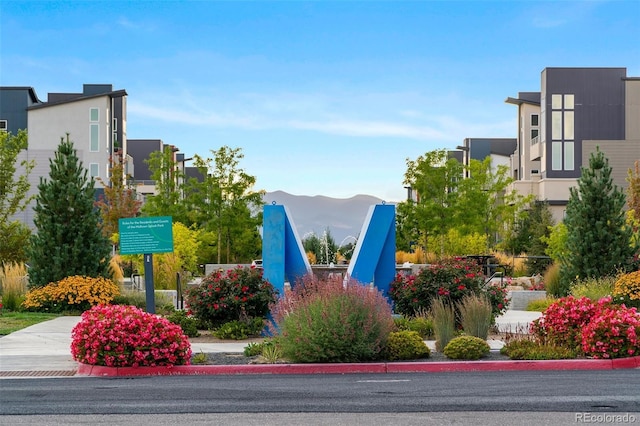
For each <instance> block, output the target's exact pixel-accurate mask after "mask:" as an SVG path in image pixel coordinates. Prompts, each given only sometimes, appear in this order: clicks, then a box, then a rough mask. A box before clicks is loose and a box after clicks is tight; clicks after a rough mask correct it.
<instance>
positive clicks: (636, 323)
mask: <svg viewBox="0 0 640 426" xmlns="http://www.w3.org/2000/svg"><path fill="white" fill-rule="evenodd" d="M581 336H582V350H583V351H584V353H585V354H586V355H587V356H592V357H593V358H625V357H631V356H637V355H640V314H639V313H638V311H637V310H636V308H635V307H634V308H627V307H626V306H624V305H608V306H603V307H602V308H601V309H599V310H598V312H597V314H596V315H595V316H594V317H593V318H592V319H591V321H589V322H588V323H587V325H585V327H584V329H583V330H582V334H581Z"/></svg>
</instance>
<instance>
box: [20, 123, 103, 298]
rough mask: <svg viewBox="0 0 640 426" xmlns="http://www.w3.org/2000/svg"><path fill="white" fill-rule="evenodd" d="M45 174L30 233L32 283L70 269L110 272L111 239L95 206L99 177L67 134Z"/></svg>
mask: <svg viewBox="0 0 640 426" xmlns="http://www.w3.org/2000/svg"><path fill="white" fill-rule="evenodd" d="M49 164H50V172H49V179H48V180H47V179H44V178H41V179H40V184H39V185H38V190H39V193H38V196H37V197H36V207H35V219H34V223H35V226H36V229H37V234H35V235H34V236H33V237H32V238H31V245H30V249H29V258H30V261H31V269H30V271H29V283H30V285H32V286H42V285H46V284H48V283H50V282H54V281H59V280H61V279H62V278H65V277H67V276H71V275H86V276H90V277H98V276H105V277H106V276H108V274H109V256H110V251H111V244H110V242H109V240H108V239H107V238H106V237H105V236H104V235H103V234H102V231H101V229H100V214H99V212H98V210H96V209H94V201H95V200H94V181H93V180H92V179H89V178H88V177H87V170H86V169H85V168H83V167H82V162H81V161H80V160H79V159H78V156H77V155H76V150H75V149H74V147H73V142H71V141H70V140H69V135H68V134H67V138H66V141H65V140H64V139H63V138H62V139H61V140H60V145H59V146H58V149H57V151H56V153H55V157H54V158H53V159H50V160H49Z"/></svg>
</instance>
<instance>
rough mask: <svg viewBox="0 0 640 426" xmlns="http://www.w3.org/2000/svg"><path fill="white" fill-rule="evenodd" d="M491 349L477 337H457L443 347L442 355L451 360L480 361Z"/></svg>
mask: <svg viewBox="0 0 640 426" xmlns="http://www.w3.org/2000/svg"><path fill="white" fill-rule="evenodd" d="M490 350H491V348H490V347H489V344H488V343H487V342H486V341H484V340H482V339H481V338H479V337H475V336H458V337H455V338H453V339H451V341H450V342H449V343H447V346H445V347H444V350H443V352H444V354H445V356H446V357H447V358H451V359H468V360H474V359H480V358H482V357H483V356H486V355H487V354H488V353H489V351H490Z"/></svg>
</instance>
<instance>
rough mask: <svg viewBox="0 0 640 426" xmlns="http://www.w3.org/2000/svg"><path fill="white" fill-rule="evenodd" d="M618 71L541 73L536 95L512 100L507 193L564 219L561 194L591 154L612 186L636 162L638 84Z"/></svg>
mask: <svg viewBox="0 0 640 426" xmlns="http://www.w3.org/2000/svg"><path fill="white" fill-rule="evenodd" d="M626 74H627V70H626V68H545V69H544V70H543V71H542V74H541V85H540V86H541V87H540V89H541V90H540V92H520V93H519V94H518V96H517V97H516V98H507V99H506V102H507V103H510V104H513V105H516V106H517V107H518V137H517V146H516V149H515V152H514V153H513V155H512V156H511V170H512V175H513V177H514V179H516V181H515V182H514V184H513V188H514V189H516V190H517V191H518V192H520V193H522V194H523V195H527V194H534V195H535V196H536V197H537V198H538V199H539V200H544V201H547V202H548V203H549V205H550V207H551V210H552V212H553V215H554V219H555V220H556V221H561V220H562V218H563V217H564V212H565V209H566V205H567V201H568V200H569V188H570V187H572V186H576V184H577V179H578V178H579V177H580V175H581V167H588V165H589V157H590V155H591V153H593V152H595V151H596V148H597V147H599V148H600V150H601V151H602V152H604V153H605V155H606V156H607V158H608V159H609V164H610V165H611V167H612V169H613V180H614V183H615V184H616V185H618V186H619V187H621V188H623V189H625V190H626V188H627V186H628V183H627V181H626V177H627V173H628V170H629V169H631V168H633V164H634V162H635V161H636V160H639V159H640V78H639V77H627V75H626Z"/></svg>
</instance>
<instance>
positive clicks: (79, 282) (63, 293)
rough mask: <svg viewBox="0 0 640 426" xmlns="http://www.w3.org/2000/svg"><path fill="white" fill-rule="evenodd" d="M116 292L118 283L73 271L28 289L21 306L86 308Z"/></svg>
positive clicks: (106, 300)
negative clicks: (74, 273) (74, 274)
mask: <svg viewBox="0 0 640 426" xmlns="http://www.w3.org/2000/svg"><path fill="white" fill-rule="evenodd" d="M119 294H120V287H119V286H118V285H117V284H116V283H114V282H113V281H111V280H108V279H106V278H102V277H98V278H93V277H84V276H79V275H76V276H72V277H67V278H63V279H62V280H60V281H58V282H54V283H49V284H47V285H46V286H44V287H38V288H34V289H31V290H29V291H28V292H27V295H26V298H25V300H24V302H23V303H22V307H23V308H24V309H26V310H31V311H49V312H63V311H66V310H81V311H86V310H87V309H89V308H91V307H92V306H95V305H107V304H109V303H111V301H112V300H113V298H114V297H115V296H117V295H119Z"/></svg>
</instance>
